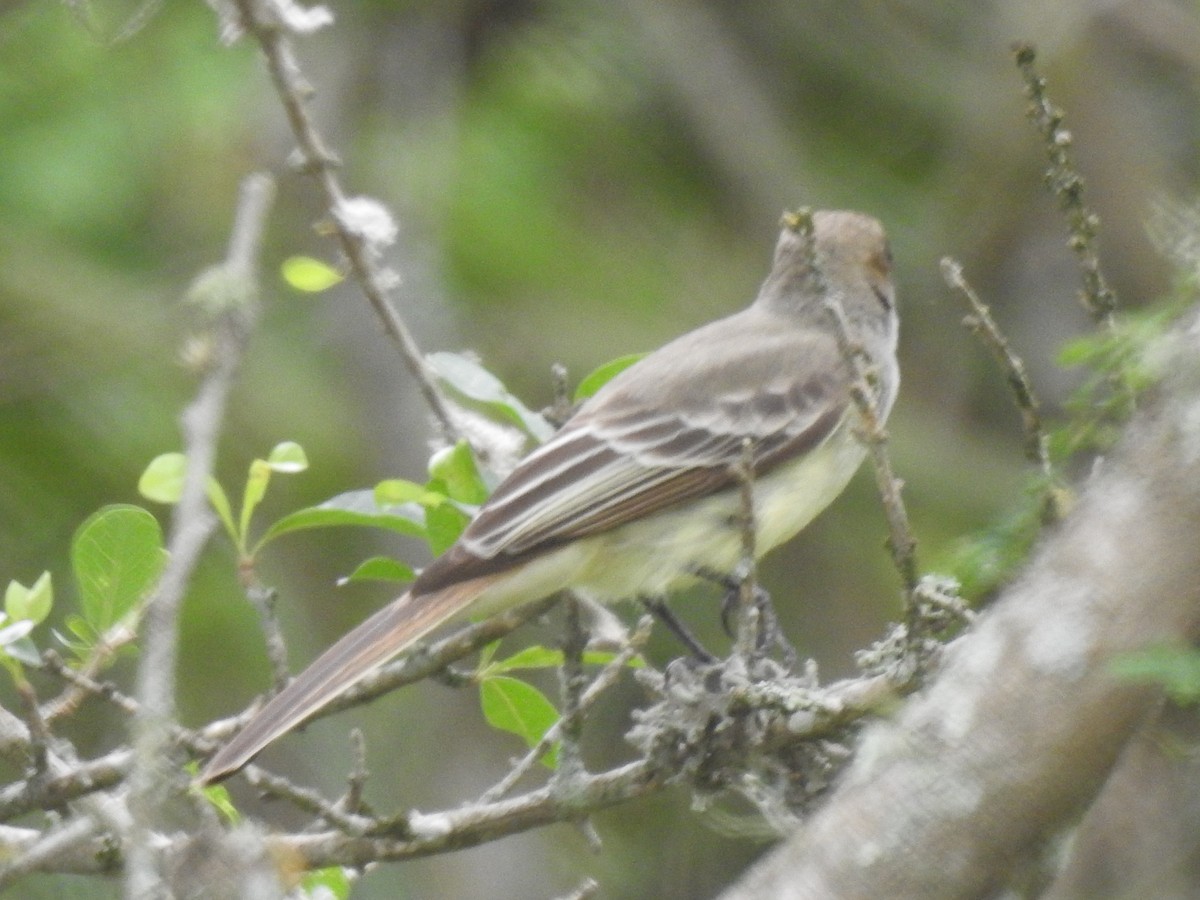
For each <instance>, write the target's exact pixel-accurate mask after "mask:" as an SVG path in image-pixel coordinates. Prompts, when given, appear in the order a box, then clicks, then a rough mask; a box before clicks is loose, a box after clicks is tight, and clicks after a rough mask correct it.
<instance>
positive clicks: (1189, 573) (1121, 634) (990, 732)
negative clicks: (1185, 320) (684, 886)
mask: <svg viewBox="0 0 1200 900" xmlns="http://www.w3.org/2000/svg"><path fill="white" fill-rule="evenodd" d="M1196 322H1197V320H1196V319H1195V318H1194V317H1193V318H1192V320H1191V322H1190V324H1189V325H1188V326H1187V327H1181V328H1179V329H1177V330H1176V331H1175V332H1174V333H1173V334H1172V335H1171V336H1169V337H1168V338H1166V339H1164V340H1163V342H1162V344H1161V345H1160V346H1159V347H1158V348H1157V350H1158V353H1157V354H1156V358H1157V360H1158V362H1159V363H1160V365H1161V367H1162V371H1163V372H1164V373H1166V375H1165V380H1164V382H1163V385H1162V387H1161V388H1160V389H1159V391H1158V392H1157V394H1156V396H1155V397H1154V398H1153V399H1152V400H1150V401H1149V402H1148V403H1147V405H1146V407H1145V408H1144V409H1143V411H1142V412H1141V413H1140V414H1139V415H1138V416H1137V417H1136V418H1135V419H1134V420H1133V421H1132V422H1131V423H1130V425H1129V427H1128V429H1127V433H1126V436H1125V438H1124V440H1123V442H1122V444H1121V445H1120V447H1119V448H1118V450H1117V452H1116V453H1115V454H1114V456H1113V458H1112V459H1111V460H1110V461H1107V462H1105V463H1104V465H1103V468H1102V470H1101V471H1100V472H1099V474H1098V475H1096V476H1095V477H1094V479H1093V481H1092V482H1091V483H1090V484H1089V485H1088V486H1087V489H1086V490H1085V492H1084V494H1083V497H1082V499H1081V501H1080V503H1079V505H1078V506H1077V507H1076V508H1075V510H1074V511H1073V512H1072V513H1071V515H1070V516H1069V517H1068V518H1067V519H1066V520H1065V521H1064V522H1063V523H1062V525H1061V526H1060V529H1059V530H1058V531H1057V532H1056V533H1054V534H1053V535H1052V536H1051V537H1050V538H1049V539H1048V540H1047V541H1046V542H1045V544H1044V545H1043V546H1042V547H1041V549H1040V551H1039V552H1038V553H1037V554H1036V556H1035V558H1034V560H1033V562H1032V563H1031V565H1030V566H1029V569H1028V571H1027V572H1026V573H1025V575H1024V576H1023V577H1022V578H1020V579H1019V580H1018V581H1017V582H1016V583H1015V584H1014V585H1012V587H1010V588H1009V589H1008V590H1007V591H1006V592H1005V593H1004V594H1003V595H1002V597H1001V599H1000V600H999V601H997V603H996V604H995V605H994V606H993V607H992V608H991V609H990V610H989V611H988V612H987V613H985V614H984V615H983V616H981V617H980V619H979V620H978V624H977V627H976V628H975V629H974V630H973V631H972V632H971V633H970V634H968V635H967V636H965V637H963V638H961V639H960V640H958V641H957V642H956V643H955V644H953V645H952V646H951V647H950V648H948V650H947V652H946V665H945V668H944V669H943V671H942V672H941V674H940V675H939V677H938V678H937V680H936V681H935V682H934V683H932V684H931V685H930V686H929V687H928V688H927V689H926V690H925V691H924V692H923V693H922V694H920V695H918V696H917V697H916V698H915V699H914V700H913V701H911V702H910V703H909V704H908V705H907V706H906V707H905V709H904V710H903V712H902V713H901V715H900V716H899V717H898V718H897V719H896V720H895V721H893V722H887V723H882V724H879V725H877V726H875V727H874V728H872V729H871V730H870V731H868V732H867V735H866V737H865V739H864V741H863V743H862V746H861V748H860V751H859V754H858V756H857V758H856V761H855V763H854V764H853V765H852V767H851V768H850V769H849V770H848V771H847V773H846V775H845V777H844V779H843V781H842V783H841V785H840V786H839V788H838V789H837V790H836V791H835V793H834V794H833V795H832V796H831V797H830V799H829V801H828V803H827V805H826V806H825V807H824V808H823V809H822V810H821V811H820V812H819V813H818V814H817V815H816V816H815V817H814V818H813V819H812V820H811V821H810V822H809V824H808V825H807V826H806V827H804V828H803V829H801V830H800V831H799V832H798V833H796V834H795V835H794V836H793V837H792V838H791V839H790V840H789V841H788V842H787V843H786V844H784V845H783V846H782V847H780V848H779V849H777V850H776V851H775V852H773V853H771V854H770V855H769V856H767V857H766V858H765V859H764V860H762V861H761V862H760V863H759V865H757V866H756V867H755V868H754V869H753V870H752V871H751V872H750V874H749V875H748V876H747V877H746V878H744V879H743V880H742V882H741V883H740V884H738V885H736V886H735V887H734V888H733V889H731V890H730V891H729V892H728V893H726V894H725V895H724V896H725V900H759V898H765V897H771V898H801V897H804V898H809V897H889V898H897V900H904V898H922V900H927V898H928V900H936V898H941V897H946V898H950V897H967V896H984V895H989V894H991V893H992V892H994V891H996V890H997V889H998V888H1000V887H1001V886H1003V885H1004V884H1005V883H1006V882H1007V881H1008V879H1009V878H1010V877H1011V875H1012V873H1013V871H1014V869H1016V868H1017V867H1018V866H1020V865H1021V864H1022V862H1023V861H1024V860H1026V859H1027V858H1028V857H1029V856H1030V855H1032V854H1034V853H1036V852H1037V851H1038V849H1039V848H1040V847H1041V846H1043V845H1044V842H1045V840H1046V839H1047V838H1048V837H1050V836H1052V835H1053V834H1054V833H1055V832H1057V831H1058V830H1060V829H1062V828H1064V827H1065V826H1066V825H1068V824H1069V823H1070V822H1071V821H1072V819H1073V816H1074V815H1075V814H1076V813H1077V812H1078V811H1079V810H1080V809H1081V808H1082V807H1083V806H1084V805H1085V804H1087V803H1088V802H1090V800H1091V799H1092V797H1093V796H1094V794H1095V792H1096V791H1097V789H1098V787H1099V786H1100V784H1101V783H1102V782H1103V780H1104V779H1105V777H1106V776H1107V774H1108V772H1109V770H1110V768H1111V767H1112V765H1113V763H1114V761H1115V760H1116V759H1117V757H1118V755H1119V754H1120V752H1121V750H1122V748H1123V747H1124V745H1125V743H1126V741H1127V740H1128V738H1129V737H1130V735H1131V734H1132V733H1134V731H1135V730H1136V729H1137V727H1138V726H1139V724H1140V723H1141V722H1142V721H1143V720H1144V719H1145V716H1146V714H1147V712H1148V710H1149V709H1150V708H1152V706H1153V705H1154V703H1155V701H1156V699H1157V696H1158V692H1157V691H1156V690H1154V689H1152V688H1148V687H1146V686H1142V685H1134V684H1132V683H1130V682H1127V681H1121V680H1119V679H1118V678H1116V677H1115V676H1114V675H1113V674H1112V673H1111V671H1110V667H1109V666H1110V662H1111V661H1112V660H1113V659H1114V658H1115V657H1118V656H1119V655H1121V654H1123V653H1127V652H1129V651H1132V650H1137V649H1141V648H1145V647H1147V646H1150V645H1154V644H1159V643H1164V642H1176V643H1178V642H1182V641H1185V640H1187V639H1188V638H1189V637H1190V636H1191V635H1192V633H1193V631H1194V629H1195V628H1196V625H1197V622H1198V621H1200V545H1198V544H1197V542H1196V533H1197V531H1198V530H1200V328H1198V326H1197V324H1196ZM931 860H936V861H937V863H936V865H934V864H931Z"/></svg>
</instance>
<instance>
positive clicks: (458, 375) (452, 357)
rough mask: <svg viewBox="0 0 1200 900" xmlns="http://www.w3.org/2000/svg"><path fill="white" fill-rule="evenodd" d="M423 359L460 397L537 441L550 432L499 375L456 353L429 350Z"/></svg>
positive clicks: (540, 440) (545, 438) (549, 426)
mask: <svg viewBox="0 0 1200 900" xmlns="http://www.w3.org/2000/svg"><path fill="white" fill-rule="evenodd" d="M426 360H427V361H428V362H429V365H430V367H431V368H432V369H433V371H434V374H436V375H437V377H438V379H439V380H441V381H442V383H443V384H444V385H445V386H446V387H447V388H448V389H449V390H450V391H451V393H453V394H455V395H456V396H457V397H458V398H459V399H460V400H465V401H473V403H474V404H475V405H477V406H478V407H479V408H480V409H481V411H483V412H486V413H488V414H490V415H492V416H493V417H495V418H499V419H502V420H505V421H508V422H510V423H511V424H513V425H517V426H519V427H520V428H521V429H523V430H524V431H525V432H526V433H527V434H530V435H532V436H533V437H534V438H536V439H537V441H538V442H539V443H540V442H543V441H545V440H547V439H548V438H549V437H550V436H551V435H552V434H554V428H553V427H552V426H551V425H550V423H549V422H547V421H546V420H545V419H544V418H543V417H542V416H540V415H539V414H538V413H535V412H533V410H531V409H529V408H528V407H527V406H525V404H524V403H522V402H521V401H520V400H518V399H517V398H516V397H514V396H513V395H512V394H510V393H509V391H508V388H506V387H505V386H504V383H503V382H502V381H500V379H499V378H497V377H496V376H495V375H493V374H492V373H491V372H489V371H488V370H487V369H485V368H483V366H481V365H479V363H477V362H475V361H474V360H471V359H468V358H467V357H465V356H461V355H459V354H457V353H431V354H429V355H428V356H427V357H426ZM467 405H471V404H470V403H468V404H467Z"/></svg>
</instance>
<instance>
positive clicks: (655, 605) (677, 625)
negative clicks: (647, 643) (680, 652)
mask: <svg viewBox="0 0 1200 900" xmlns="http://www.w3.org/2000/svg"><path fill="white" fill-rule="evenodd" d="M638 599H639V600H641V602H642V605H643V606H645V607H646V609H647V610H649V611H650V613H651V614H652V615H653V616H654V617H655V618H657V619H658V620H659V621H660V622H662V623H663V624H664V625H666V626H667V629H668V630H669V631H670V632H671V633H672V634H674V635H675V637H677V638H679V640H680V641H681V642H682V643H683V645H684V646H685V647H687V648H688V650H689V651H691V654H692V656H694V657H695V658H696V659H697V660H698V661H699V662H703V663H714V662H716V661H717V658H716V657H715V656H713V655H712V654H711V653H709V652H708V651H707V650H705V649H704V647H703V645H701V643H700V642H699V641H698V640H696V636H695V635H694V634H692V633H691V631H689V630H688V627H687V626H686V625H684V624H683V622H682V621H681V620H680V619H679V617H678V616H676V615H675V613H673V612H671V609H670V607H669V606H667V604H666V603H665V602H663V599H662V597H639V598H638Z"/></svg>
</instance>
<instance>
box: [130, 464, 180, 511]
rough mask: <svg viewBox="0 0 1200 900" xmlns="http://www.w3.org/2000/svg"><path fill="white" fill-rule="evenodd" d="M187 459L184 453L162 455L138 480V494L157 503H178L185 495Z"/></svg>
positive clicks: (147, 467)
mask: <svg viewBox="0 0 1200 900" xmlns="http://www.w3.org/2000/svg"><path fill="white" fill-rule="evenodd" d="M186 473H187V457H186V456H184V455H183V454H182V453H160V454H159V455H158V456H156V457H154V459H152V460H150V464H149V465H148V466H146V468H145V470H143V472H142V476H141V477H140V478H139V479H138V485H137V489H138V493H139V494H141V495H142V496H143V497H145V498H146V499H147V500H152V501H154V502H155V503H178V502H179V498H180V497H181V496H182V495H183V478H184V475H185V474H186Z"/></svg>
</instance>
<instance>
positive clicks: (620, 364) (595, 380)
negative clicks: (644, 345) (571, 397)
mask: <svg viewBox="0 0 1200 900" xmlns="http://www.w3.org/2000/svg"><path fill="white" fill-rule="evenodd" d="M645 355H646V354H645V353H630V354H629V355H628V356H618V357H617V358H616V359H612V360H609V361H608V362H606V363H605V364H604V365H602V366H598V367H597V368H595V369H593V370H592V371H591V372H589V373H588V374H587V375H585V376H584V378H583V380H582V381H580V382H579V386H578V387H577V388H575V402H576V403H578V402H579V401H580V400H586V399H587V398H588V397H590V396H592V395H593V394H595V393H596V391H598V390H600V388H602V387H604V385H606V384H608V383H609V382H610V381H612V380H613V378H615V377H616V376H617V375H620V374H621V373H622V372H624V371H625V370H626V369H628V368H629V367H630V366H632V365H633V364H634V363H635V362H637V361H638V360H640V359H642V358H643V357H644V356H645Z"/></svg>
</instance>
